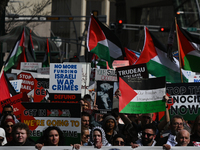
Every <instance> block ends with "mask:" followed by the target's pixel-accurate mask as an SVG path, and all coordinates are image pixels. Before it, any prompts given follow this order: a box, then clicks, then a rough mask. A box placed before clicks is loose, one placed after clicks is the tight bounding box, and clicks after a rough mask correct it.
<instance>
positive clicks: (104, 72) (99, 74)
mask: <svg viewBox="0 0 200 150" xmlns="http://www.w3.org/2000/svg"><path fill="white" fill-rule="evenodd" d="M95 80H96V81H117V74H116V71H115V70H113V69H110V70H108V69H96V72H95Z"/></svg>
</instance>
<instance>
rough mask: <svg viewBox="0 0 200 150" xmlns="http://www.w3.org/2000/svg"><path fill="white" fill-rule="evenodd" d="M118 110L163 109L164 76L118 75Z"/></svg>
mask: <svg viewBox="0 0 200 150" xmlns="http://www.w3.org/2000/svg"><path fill="white" fill-rule="evenodd" d="M119 90H120V91H121V96H119V112H121V113H132V114H141V113H154V112H160V111H164V110H165V102H164V101H162V99H163V96H164V95H165V90H166V88H165V77H160V78H151V79H146V78H127V77H119Z"/></svg>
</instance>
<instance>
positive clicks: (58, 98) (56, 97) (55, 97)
mask: <svg viewBox="0 0 200 150" xmlns="http://www.w3.org/2000/svg"><path fill="white" fill-rule="evenodd" d="M49 98H50V101H51V102H54V103H55V102H59V103H79V102H80V100H81V94H60V93H49Z"/></svg>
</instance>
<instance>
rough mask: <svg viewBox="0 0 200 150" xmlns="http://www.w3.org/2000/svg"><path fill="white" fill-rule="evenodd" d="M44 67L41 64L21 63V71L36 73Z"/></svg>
mask: <svg viewBox="0 0 200 150" xmlns="http://www.w3.org/2000/svg"><path fill="white" fill-rule="evenodd" d="M41 67H42V63H41V62H21V64H20V68H21V70H27V71H36V70H37V69H38V68H41Z"/></svg>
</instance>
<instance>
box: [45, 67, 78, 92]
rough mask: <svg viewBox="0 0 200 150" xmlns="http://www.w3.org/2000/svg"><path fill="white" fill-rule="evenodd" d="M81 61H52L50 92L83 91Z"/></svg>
mask: <svg viewBox="0 0 200 150" xmlns="http://www.w3.org/2000/svg"><path fill="white" fill-rule="evenodd" d="M81 68H82V65H81V63H63V64H62V63H51V64H50V83H49V93H73V94H78V93H81V79H82V69H81Z"/></svg>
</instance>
